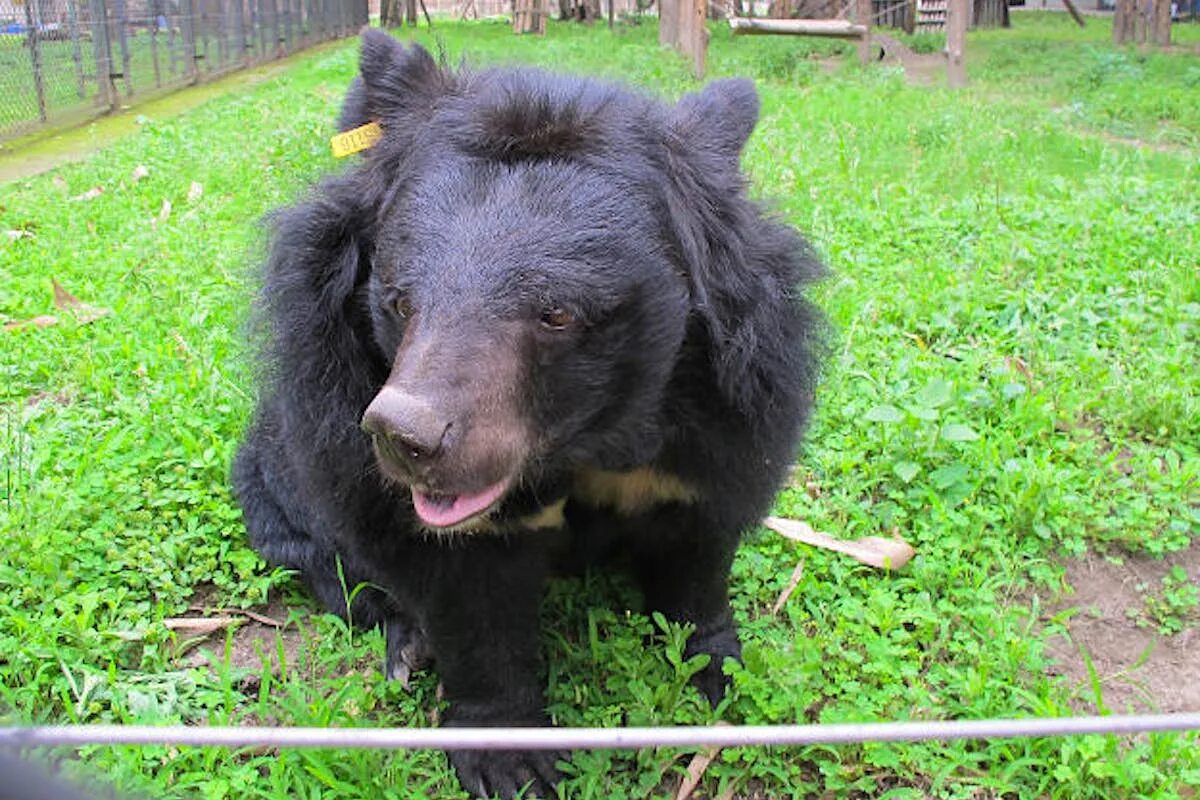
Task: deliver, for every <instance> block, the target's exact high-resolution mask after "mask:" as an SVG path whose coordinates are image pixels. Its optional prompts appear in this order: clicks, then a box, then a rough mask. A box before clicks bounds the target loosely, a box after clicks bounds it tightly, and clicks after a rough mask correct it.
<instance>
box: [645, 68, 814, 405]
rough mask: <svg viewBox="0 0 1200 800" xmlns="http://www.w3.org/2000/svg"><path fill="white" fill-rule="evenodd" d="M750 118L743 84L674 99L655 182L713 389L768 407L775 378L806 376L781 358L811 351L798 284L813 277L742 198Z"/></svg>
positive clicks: (723, 84)
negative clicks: (662, 165) (663, 168)
mask: <svg viewBox="0 0 1200 800" xmlns="http://www.w3.org/2000/svg"><path fill="white" fill-rule="evenodd" d="M757 120H758V95H757V94H756V92H755V91H754V86H753V84H752V83H750V82H749V81H746V80H725V81H717V82H715V83H712V84H710V85H709V86H708V87H707V88H706V89H705V90H704V91H703V92H701V93H700V94H696V95H689V96H687V97H685V98H683V100H681V101H680V102H679V104H678V105H677V106H675V107H674V108H673V109H671V115H670V118H669V121H668V129H667V134H666V141H665V144H666V148H667V157H666V164H667V171H668V175H669V178H670V179H669V180H668V181H667V182H666V183H665V185H664V187H663V188H664V190H665V200H666V206H665V211H666V219H667V220H668V228H669V229H670V230H671V231H672V233H673V234H674V242H672V245H673V247H674V249H675V250H676V251H677V253H678V257H679V258H680V260H681V262H682V263H681V266H682V268H683V270H684V272H685V273H686V275H687V278H688V283H689V288H690V292H691V303H692V313H693V315H694V317H695V318H696V319H697V320H698V321H700V322H701V323H702V324H703V327H704V331H705V336H706V338H707V345H706V346H707V348H708V350H709V355H710V360H711V365H712V369H713V375H714V377H715V378H716V382H717V387H718V389H719V390H720V392H721V394H722V395H723V396H724V398H725V399H726V401H727V402H729V403H730V404H731V405H733V407H735V408H737V409H739V410H741V411H743V412H746V413H757V412H756V409H759V410H761V408H762V407H764V406H765V405H769V404H770V403H771V402H772V400H771V398H772V396H773V395H774V394H775V388H776V387H777V386H778V385H780V381H781V380H791V378H787V379H785V378H781V377H780V376H782V375H789V374H793V373H795V376H799V377H803V378H804V379H806V380H808V379H811V378H812V376H810V375H807V374H805V375H803V376H800V375H799V374H800V373H801V372H804V371H805V369H807V367H805V366H804V363H805V362H803V361H802V360H801V361H797V363H796V364H793V365H788V364H785V363H783V362H785V361H787V360H788V359H789V358H790V357H791V355H793V354H795V353H798V352H802V351H803V352H808V351H809V350H811V349H813V348H815V347H816V345H815V344H813V343H812V342H809V341H808V339H813V338H814V337H816V336H817V330H818V327H819V326H818V325H817V324H816V323H815V322H812V320H813V319H815V317H814V316H813V313H812V312H811V310H810V309H809V308H808V307H807V306H806V305H804V303H803V301H802V300H801V299H800V297H799V294H798V290H799V287H800V286H802V285H804V284H806V283H810V282H812V281H814V280H816V279H817V278H819V277H820V275H821V274H822V267H821V265H820V263H819V262H818V261H817V259H816V258H815V257H814V255H813V253H812V251H811V250H810V249H809V247H808V245H807V244H806V243H805V242H804V240H803V239H801V238H800V236H799V235H797V234H796V233H795V232H794V231H792V230H791V229H790V228H788V227H787V226H785V225H782V224H779V223H777V222H775V221H773V220H771V219H769V218H768V217H766V216H764V215H763V212H762V211H761V210H760V209H759V207H758V206H757V205H756V204H755V203H753V202H752V201H751V200H750V199H749V198H748V197H747V196H746V181H745V178H744V177H743V175H742V173H741V170H740V169H739V161H740V156H741V151H742V148H743V147H744V146H745V144H746V141H747V139H748V138H749V137H750V133H751V131H753V130H754V125H755V123H756V122H757ZM802 321H803V323H804V324H801V322H802ZM806 337H807V338H806ZM786 342H792V344H791V345H786V346H785V344H784V343H786ZM814 380H815V379H814Z"/></svg>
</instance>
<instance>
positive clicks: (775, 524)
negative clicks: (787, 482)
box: [763, 517, 917, 570]
mask: <svg viewBox="0 0 1200 800" xmlns="http://www.w3.org/2000/svg"><path fill="white" fill-rule="evenodd" d="M763 525H765V526H767V527H768V528H770V529H771V530H773V531H775V532H776V533H779V534H781V535H783V536H784V537H786V538H788V539H792V540H793V541H797V542H804V543H805V544H808V545H812V546H813V547H820V548H822V549H825V550H833V551H835V552H838V553H844V554H846V555H848V556H850V557H851V558H853V559H855V560H856V561H860V562H862V563H863V564H867V565H868V566H872V567H876V568H878V569H888V570H893V569H900V568H901V567H903V566H904V565H905V564H907V563H908V562H909V561H911V560H912V557H913V556H914V555H916V553H917V551H916V550H914V549H913V547H912V545H910V544H909V543H908V542H906V541H904V540H903V539H901V538H899V537H896V538H894V539H884V538H883V537H881V536H864V537H862V538H861V539H838V538H835V537H833V536H830V535H829V534H828V533H821V532H820V531H815V530H813V529H812V527H811V526H810V525H809V524H808V523H806V522H801V521H800V520H798V519H784V518H783V517H767V518H766V519H765V520H763Z"/></svg>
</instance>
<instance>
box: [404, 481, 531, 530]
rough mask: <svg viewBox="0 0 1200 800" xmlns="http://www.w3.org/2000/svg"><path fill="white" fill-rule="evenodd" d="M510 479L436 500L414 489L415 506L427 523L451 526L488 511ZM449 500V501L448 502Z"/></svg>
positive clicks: (442, 526) (418, 514)
mask: <svg viewBox="0 0 1200 800" xmlns="http://www.w3.org/2000/svg"><path fill="white" fill-rule="evenodd" d="M507 488H508V481H500V483H497V484H494V485H492V486H489V487H488V488H486V489H484V490H483V491H481V492H477V493H475V494H459V495H453V497H452V498H451V497H446V498H444V499H440V500H435V499H433V498H431V497H430V496H429V495H426V494H422V493H421V492H418V491H417V490H416V489H413V490H412V498H413V508H415V509H416V511H417V516H418V517H420V518H421V521H422V522H424V523H425V524H426V525H432V526H433V527H435V528H450V527H453V526H454V525H458V524H459V523H460V522H464V521H466V520H468V519H470V518H471V517H473V516H475V515H476V514H478V513H480V512H481V511H486V510H487V509H488V508H490V507H491V505H492V503H495V502H496V501H497V500H499V499H500V497H501V495H503V494H504V491H505V489H507ZM447 501H449V502H447Z"/></svg>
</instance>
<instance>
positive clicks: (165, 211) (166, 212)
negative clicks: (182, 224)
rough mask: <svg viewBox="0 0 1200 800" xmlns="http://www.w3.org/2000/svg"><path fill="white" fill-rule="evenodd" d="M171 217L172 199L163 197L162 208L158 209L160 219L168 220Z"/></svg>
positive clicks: (160, 220) (162, 220)
mask: <svg viewBox="0 0 1200 800" xmlns="http://www.w3.org/2000/svg"><path fill="white" fill-rule="evenodd" d="M170 217H171V201H170V200H167V199H166V198H163V204H162V208H160V209H159V210H158V221H159V222H166V221H167V220H168V219H170Z"/></svg>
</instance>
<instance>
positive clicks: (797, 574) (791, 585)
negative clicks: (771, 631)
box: [771, 559, 804, 616]
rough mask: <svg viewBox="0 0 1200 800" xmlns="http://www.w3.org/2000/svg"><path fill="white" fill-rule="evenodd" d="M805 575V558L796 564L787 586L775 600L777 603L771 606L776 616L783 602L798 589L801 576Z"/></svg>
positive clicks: (772, 612) (772, 613)
mask: <svg viewBox="0 0 1200 800" xmlns="http://www.w3.org/2000/svg"><path fill="white" fill-rule="evenodd" d="M802 577H804V559H800V562H799V563H798V564H796V568H795V569H793V570H792V577H790V578H788V584H787V587H786V588H784V590H783V591H782V592H780V593H779V598H778V599H777V600H776V601H775V605H773V606H771V615H772V616H774V615H776V614H778V613H779V610H780V609H781V608H783V604H784V603H786V602H787V601H788V598H789V597H791V596H792V592H794V591H796V587H797V586H799V585H800V578H802Z"/></svg>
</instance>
